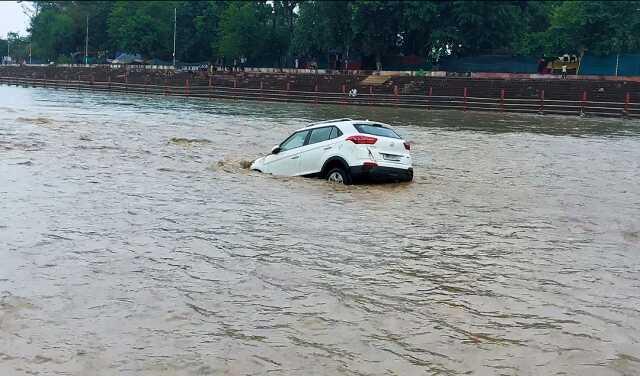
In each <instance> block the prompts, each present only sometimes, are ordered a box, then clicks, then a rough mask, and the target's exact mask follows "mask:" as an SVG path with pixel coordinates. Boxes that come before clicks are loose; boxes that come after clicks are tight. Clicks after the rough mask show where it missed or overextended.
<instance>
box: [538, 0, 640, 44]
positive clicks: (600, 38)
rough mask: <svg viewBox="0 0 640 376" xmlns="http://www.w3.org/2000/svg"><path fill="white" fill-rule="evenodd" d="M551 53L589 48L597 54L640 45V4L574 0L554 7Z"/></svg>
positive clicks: (548, 32)
mask: <svg viewBox="0 0 640 376" xmlns="http://www.w3.org/2000/svg"><path fill="white" fill-rule="evenodd" d="M544 39H545V42H546V43H545V47H546V51H547V52H548V53H554V54H563V53H571V52H580V51H581V50H588V51H589V52H591V53H593V54H596V55H607V54H614V53H623V52H637V51H638V50H639V49H640V6H638V3H637V2H633V1H571V2H561V3H558V4H556V6H554V7H553V8H552V10H551V17H550V27H549V28H548V30H546V31H545V32H544Z"/></svg>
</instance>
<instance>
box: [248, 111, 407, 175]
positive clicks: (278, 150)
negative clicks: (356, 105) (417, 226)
mask: <svg viewBox="0 0 640 376" xmlns="http://www.w3.org/2000/svg"><path fill="white" fill-rule="evenodd" d="M410 149H411V147H410V145H409V143H407V142H405V141H404V140H403V139H402V138H401V137H400V136H399V135H398V134H397V133H396V132H395V131H394V130H393V129H392V128H391V127H390V126H389V125H387V124H383V123H380V122H375V121H369V120H352V119H335V120H327V121H322V122H319V123H313V124H311V125H309V126H307V127H305V128H302V129H299V130H297V131H295V132H294V133H293V134H292V135H290V136H289V137H287V139H285V140H284V141H283V142H282V143H280V145H276V146H274V147H273V149H272V150H271V154H269V155H267V156H264V157H261V158H258V159H256V160H255V161H254V162H253V163H252V164H251V167H250V168H251V169H252V170H255V171H260V172H264V173H269V174H274V175H283V176H309V177H320V178H323V179H327V180H328V181H330V182H333V183H338V184H351V183H355V182H362V181H411V180H413V167H412V161H411V154H410V153H409V150H410Z"/></svg>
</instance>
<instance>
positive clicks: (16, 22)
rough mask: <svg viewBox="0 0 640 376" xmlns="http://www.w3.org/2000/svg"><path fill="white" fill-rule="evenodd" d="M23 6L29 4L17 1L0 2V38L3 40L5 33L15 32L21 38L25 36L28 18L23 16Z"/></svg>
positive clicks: (28, 4)
mask: <svg viewBox="0 0 640 376" xmlns="http://www.w3.org/2000/svg"><path fill="white" fill-rule="evenodd" d="M23 6H27V7H29V6H31V4H30V3H27V2H22V3H20V4H18V2H17V1H0V38H2V39H5V38H6V37H7V33H8V32H10V31H15V32H17V33H19V34H20V35H22V36H25V35H26V34H27V27H28V26H29V17H27V15H26V14H24V11H23V10H22V7H23Z"/></svg>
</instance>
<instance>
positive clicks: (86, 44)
mask: <svg viewBox="0 0 640 376" xmlns="http://www.w3.org/2000/svg"><path fill="white" fill-rule="evenodd" d="M84 65H89V15H88V14H87V34H86V35H85V38H84Z"/></svg>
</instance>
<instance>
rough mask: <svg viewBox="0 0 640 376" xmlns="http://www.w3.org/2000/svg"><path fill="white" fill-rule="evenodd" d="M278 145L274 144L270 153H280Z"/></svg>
mask: <svg viewBox="0 0 640 376" xmlns="http://www.w3.org/2000/svg"><path fill="white" fill-rule="evenodd" d="M280 150H281V149H280V145H276V146H274V147H273V148H272V149H271V154H278V153H280Z"/></svg>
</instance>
